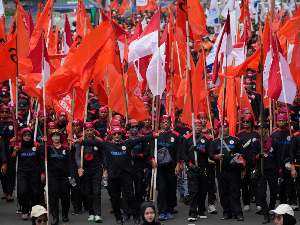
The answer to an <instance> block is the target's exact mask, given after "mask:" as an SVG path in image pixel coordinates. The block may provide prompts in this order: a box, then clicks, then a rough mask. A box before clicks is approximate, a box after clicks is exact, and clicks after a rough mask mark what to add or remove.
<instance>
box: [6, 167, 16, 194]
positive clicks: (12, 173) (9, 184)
mask: <svg viewBox="0 0 300 225" xmlns="http://www.w3.org/2000/svg"><path fill="white" fill-rule="evenodd" d="M15 183H16V165H13V164H11V163H9V164H8V165H7V172H6V194H7V195H12V194H13V191H14V187H15Z"/></svg>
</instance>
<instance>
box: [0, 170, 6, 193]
mask: <svg viewBox="0 0 300 225" xmlns="http://www.w3.org/2000/svg"><path fill="white" fill-rule="evenodd" d="M6 179H7V178H6V174H5V175H3V174H2V173H0V180H1V185H2V190H3V193H7V184H6Z"/></svg>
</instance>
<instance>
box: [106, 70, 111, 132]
mask: <svg viewBox="0 0 300 225" xmlns="http://www.w3.org/2000/svg"><path fill="white" fill-rule="evenodd" d="M105 79H106V89H107V99H108V98H109V83H108V68H107V66H106V72H105ZM111 120H112V114H111V109H110V108H108V115H107V129H109V124H110V121H111Z"/></svg>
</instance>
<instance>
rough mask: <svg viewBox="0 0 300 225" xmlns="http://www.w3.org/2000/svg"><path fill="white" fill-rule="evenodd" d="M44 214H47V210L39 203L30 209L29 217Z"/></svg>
mask: <svg viewBox="0 0 300 225" xmlns="http://www.w3.org/2000/svg"><path fill="white" fill-rule="evenodd" d="M44 214H48V212H47V210H46V209H45V208H44V207H43V206H41V205H35V206H33V207H32V209H31V215H30V217H39V216H41V215H44Z"/></svg>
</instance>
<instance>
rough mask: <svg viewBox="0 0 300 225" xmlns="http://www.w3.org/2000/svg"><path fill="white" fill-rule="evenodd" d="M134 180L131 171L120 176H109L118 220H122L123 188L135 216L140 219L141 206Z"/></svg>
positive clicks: (112, 200)
mask: <svg viewBox="0 0 300 225" xmlns="http://www.w3.org/2000/svg"><path fill="white" fill-rule="evenodd" d="M132 182H133V181H132V175H131V174H129V173H128V174H122V176H121V177H119V178H111V177H108V185H109V186H110V189H111V193H110V194H111V195H110V196H111V203H112V207H113V210H114V215H115V218H116V220H122V213H121V210H120V196H121V188H122V189H123V193H124V195H126V197H127V202H128V204H129V205H131V210H132V215H133V218H134V219H139V217H140V215H139V208H138V206H137V202H136V200H135V196H134V194H133V186H132Z"/></svg>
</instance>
